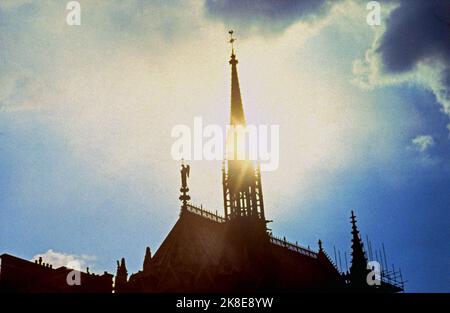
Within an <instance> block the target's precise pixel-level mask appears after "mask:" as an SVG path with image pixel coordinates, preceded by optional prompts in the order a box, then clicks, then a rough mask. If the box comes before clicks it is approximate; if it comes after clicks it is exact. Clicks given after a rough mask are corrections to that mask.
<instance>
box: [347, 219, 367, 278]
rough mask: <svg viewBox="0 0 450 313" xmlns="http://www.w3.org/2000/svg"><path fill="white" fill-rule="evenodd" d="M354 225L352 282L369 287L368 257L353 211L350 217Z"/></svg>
mask: <svg viewBox="0 0 450 313" xmlns="http://www.w3.org/2000/svg"><path fill="white" fill-rule="evenodd" d="M350 219H351V224H352V265H351V267H350V281H351V284H352V285H353V286H360V287H363V286H367V282H366V279H367V274H368V272H369V271H368V270H367V257H366V254H365V252H364V247H363V243H362V241H361V238H360V236H359V231H358V227H357V226H356V216H355V214H354V212H353V211H352V215H351V217H350Z"/></svg>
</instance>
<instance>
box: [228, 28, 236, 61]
mask: <svg viewBox="0 0 450 313" xmlns="http://www.w3.org/2000/svg"><path fill="white" fill-rule="evenodd" d="M228 34H230V40H229V41H228V42H229V43H230V44H231V58H233V56H235V53H234V42H235V41H236V38H234V37H233V34H234V30H232V29H230V30H229V31H228Z"/></svg>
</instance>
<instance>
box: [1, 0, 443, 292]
mask: <svg viewBox="0 0 450 313" xmlns="http://www.w3.org/2000/svg"><path fill="white" fill-rule="evenodd" d="M66 3H67V2H66V1H32V0H21V1H19V0H17V1H8V0H7V1H2V2H1V3H0V173H1V175H0V252H8V253H11V254H14V255H18V256H20V257H24V258H27V259H31V258H32V257H34V256H36V255H42V254H44V255H46V256H49V255H51V256H52V257H58V256H60V259H61V262H62V263H64V262H65V261H67V257H68V256H70V258H72V259H73V258H74V259H78V260H80V264H81V265H83V266H90V268H91V270H94V271H98V272H102V271H103V270H108V271H110V272H115V260H117V259H119V258H121V257H125V258H126V260H127V265H128V269H129V272H136V271H137V270H139V269H140V268H141V266H142V261H143V256H144V252H145V247H146V246H150V247H151V249H152V251H153V252H154V251H155V250H156V249H157V248H158V246H159V245H160V243H161V242H162V240H163V239H164V237H165V236H166V235H167V233H168V232H169V230H170V228H171V227H172V226H173V224H174V223H175V221H176V219H177V217H178V213H179V209H178V208H179V202H178V192H179V191H178V189H179V177H178V175H179V162H177V161H174V160H172V159H171V155H170V147H171V144H172V142H173V138H171V137H170V130H171V128H172V127H173V126H174V125H177V124H187V125H192V123H193V118H194V117H195V116H201V117H203V118H204V120H205V121H206V122H207V123H215V124H219V125H222V124H225V123H226V122H227V118H228V116H229V77H230V76H229V75H230V74H229V65H228V63H227V62H228V57H229V47H228V45H227V35H228V34H227V31H228V29H229V28H234V29H235V31H236V36H237V37H238V41H237V54H238V59H239V65H238V70H239V76H240V81H241V89H242V96H243V101H244V107H245V111H246V114H247V120H248V121H250V122H252V121H253V123H268V124H272V123H275V124H278V125H280V135H281V138H280V167H279V169H278V170H277V171H275V172H268V173H264V174H263V189H264V194H265V201H266V215H267V217H268V218H269V219H274V223H273V224H271V227H272V229H273V232H274V234H276V235H279V236H286V237H287V238H288V239H290V240H292V241H298V242H299V243H301V244H302V245H305V246H308V245H309V246H311V247H312V248H317V247H316V246H317V240H318V239H319V238H321V239H322V240H323V242H324V247H325V248H326V250H327V251H328V252H329V254H330V255H332V254H333V246H335V247H336V248H337V249H339V250H340V251H341V252H342V253H344V251H346V252H349V251H350V239H351V238H350V224H349V215H350V210H355V212H356V214H357V217H358V222H359V223H358V225H359V228H360V230H361V232H362V235H363V236H364V237H365V235H366V234H367V235H368V236H369V237H370V239H371V241H372V243H373V245H376V246H377V247H381V243H384V245H385V247H386V252H387V255H388V261H389V263H394V264H395V265H396V266H397V267H400V268H401V269H402V272H403V275H404V277H405V279H406V280H407V281H408V282H407V284H406V288H407V291H424V292H429V291H447V292H448V291H450V287H449V285H450V284H449V283H450V281H449V280H450V270H449V269H448V268H449V265H450V247H449V242H450V225H449V224H450V212H449V210H448V208H449V207H450V198H449V196H448V190H449V188H450V178H449V177H450V176H449V174H450V163H449V161H448V160H449V158H448V157H449V153H450V142H449V140H450V139H449V128H448V126H447V125H449V124H450V122H449V112H450V111H449V108H450V105H449V103H450V101H449V98H448V87H449V86H448V82H449V81H450V80H448V79H447V78H448V76H447V75H449V73H450V71H449V69H450V59H449V55H448V51H450V49H448V50H447V47H449V40H450V36H448V35H449V33H447V32H446V31H448V26H447V28H446V27H443V26H441V24H440V22H436V21H435V17H430V16H431V15H433V14H431V15H430V14H428V15H427V14H426V13H427V12H428V13H430V12H434V11H436V10H437V11H438V12H442V14H441V15H442V16H441V18H442V19H446V18H447V17H448V15H446V14H448V12H447V11H446V10H443V9H442V4H443V3H444V2H443V1H419V0H416V1H398V2H396V1H381V7H382V25H380V26H375V27H371V26H369V25H367V23H366V15H367V12H368V11H367V10H366V7H365V5H366V2H365V1H356V0H355V1H352V0H347V1H316V2H313V1H308V0H305V1H283V2H277V3H281V4H280V5H278V6H277V5H273V3H274V2H270V1H260V2H259V3H260V5H259V6H258V7H255V6H254V2H251V1H243V2H239V3H238V2H236V1H231V0H229V1H226V0H223V1H216V2H214V1H206V2H203V1H169V2H167V1H152V2H151V4H149V2H146V1H137V0H136V1H131V0H130V1H95V2H92V1H80V3H81V14H82V25H80V26H68V25H67V24H66V23H65V17H66V14H67V10H66V9H65V5H66ZM239 5H242V7H240V6H239ZM438 9H439V10H438ZM433 10H434V11H433ZM418 12H420V16H421V19H416V17H417V15H418V14H419V13H418ZM411 19H413V20H414V21H415V22H414V23H413V24H414V25H413V26H414V28H411V29H409V27H408V25H412V24H411ZM434 23H438V24H434ZM430 25H431V26H433V27H429V26H430ZM424 26H427V27H424ZM415 27H419V28H420V29H426V30H427V31H423V32H421V33H420V34H419V33H418V32H417V31H416V30H415ZM398 36H400V37H401V38H409V39H410V40H405V41H401V42H400V41H399V40H397V39H396V38H398ZM408 44H411V45H412V46H408ZM406 54H407V56H406ZM402 56H405V57H404V58H402ZM399 58H400V59H401V60H399ZM405 60H406V61H405ZM394 65H398V66H394ZM191 165H192V173H191V178H190V189H191V196H192V198H193V202H194V203H196V204H203V205H204V206H206V207H208V208H210V209H211V210H218V211H219V212H221V211H222V206H221V203H222V198H221V197H222V193H221V184H220V181H221V178H220V164H219V163H217V162H211V161H193V162H192V163H191ZM49 250H52V252H51V253H48V251H49ZM55 255H56V256H55ZM52 260H55V259H54V258H53V259H52ZM55 262H56V261H55Z"/></svg>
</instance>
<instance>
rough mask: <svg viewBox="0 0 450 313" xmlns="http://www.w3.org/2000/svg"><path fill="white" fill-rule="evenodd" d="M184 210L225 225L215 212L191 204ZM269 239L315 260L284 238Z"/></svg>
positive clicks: (271, 237) (305, 251)
mask: <svg viewBox="0 0 450 313" xmlns="http://www.w3.org/2000/svg"><path fill="white" fill-rule="evenodd" d="M186 208H187V210H188V211H189V212H192V213H195V214H197V215H200V216H203V217H205V218H207V219H210V220H212V221H215V222H218V223H225V221H226V219H225V218H224V217H223V216H220V215H219V214H218V213H217V211H216V212H215V213H213V212H211V211H208V210H205V209H203V207H197V206H195V205H192V204H187V206H186ZM269 239H270V242H271V243H273V244H275V245H277V246H280V247H284V248H286V249H289V250H291V251H295V252H298V253H301V254H303V255H305V256H308V257H311V258H315V259H316V258H317V253H316V252H314V251H312V250H310V249H308V248H305V247H302V246H300V245H298V244H297V243H292V242H289V241H287V240H286V238H283V239H282V238H278V237H275V236H273V235H269Z"/></svg>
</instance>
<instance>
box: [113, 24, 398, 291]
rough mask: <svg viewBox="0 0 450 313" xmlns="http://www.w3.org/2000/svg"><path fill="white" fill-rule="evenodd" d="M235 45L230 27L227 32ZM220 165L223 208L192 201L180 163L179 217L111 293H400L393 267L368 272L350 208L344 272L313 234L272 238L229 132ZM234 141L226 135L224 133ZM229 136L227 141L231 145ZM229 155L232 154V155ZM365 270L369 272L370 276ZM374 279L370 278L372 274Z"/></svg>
mask: <svg viewBox="0 0 450 313" xmlns="http://www.w3.org/2000/svg"><path fill="white" fill-rule="evenodd" d="M230 35H231V39H230V43H231V44H233V42H234V38H233V32H232V31H230ZM229 63H230V65H231V114H230V125H231V126H232V129H233V126H235V127H244V128H245V127H246V119H245V114H244V108H243V104H242V98H241V92H240V86H239V79H238V72H237V64H238V60H237V58H236V53H235V50H234V47H232V52H231V58H230V61H229ZM227 136H228V140H227V150H231V151H232V154H231V156H232V157H231V158H230V154H227V158H228V159H227V160H225V161H224V162H223V166H222V185H223V199H224V215H223V216H220V215H218V214H217V213H212V212H210V211H207V210H204V209H203V208H199V207H196V206H194V205H192V204H190V203H189V202H188V201H189V200H190V196H189V195H188V192H189V188H188V185H187V178H188V177H189V173H190V167H189V165H184V164H183V165H182V169H181V181H182V184H181V189H180V192H181V195H180V200H181V202H182V205H181V211H180V216H179V218H178V221H177V222H176V224H175V225H174V227H173V228H172V230H171V231H170V232H169V234H168V235H167V237H166V239H165V240H164V241H163V243H162V244H161V246H160V247H159V249H158V250H157V251H156V253H155V254H154V256H152V255H151V252H150V248H147V250H146V253H145V259H144V263H143V268H142V270H141V271H139V272H137V273H135V274H132V275H131V276H130V277H129V278H128V277H127V276H128V275H127V270H126V266H125V260H124V259H122V261H121V262H118V268H117V275H116V292H118V293H120V292H229V291H234V292H236V291H238V292H239V291H240V292H246V291H249V292H255V291H258V292H259V291H276V292H295V291H341V292H344V291H363V292H399V291H402V290H403V282H402V279H401V278H400V277H399V276H398V275H397V272H396V271H395V270H393V271H391V272H389V271H387V270H386V269H384V270H380V271H379V273H378V272H377V273H378V274H376V273H375V274H373V275H372V273H374V272H373V271H372V270H374V268H371V267H370V266H369V269H368V258H367V256H366V252H365V250H364V247H363V243H362V240H361V238H360V235H359V231H358V229H357V226H356V217H355V215H354V213H353V211H352V215H351V224H352V232H351V233H352V254H351V255H352V259H351V267H350V269H349V271H346V272H343V271H341V270H340V269H339V268H338V266H337V264H336V263H337V260H336V261H335V262H333V261H332V260H331V259H330V257H329V256H328V254H327V253H326V252H325V251H324V249H323V247H322V242H321V241H320V240H319V241H318V246H319V247H318V251H313V250H311V249H309V248H305V247H302V246H300V245H298V244H293V243H290V242H288V241H287V240H286V239H285V238H283V239H281V238H277V237H274V236H273V235H272V234H271V233H270V231H269V229H268V228H267V224H268V223H269V222H271V221H269V220H267V219H266V217H265V211H264V199H263V191H262V183H261V171H260V166H259V164H253V163H252V162H251V161H250V160H247V159H239V158H238V157H236V156H237V153H238V152H239V151H238V146H237V142H236V140H233V138H234V136H236V134H235V133H234V132H233V131H231V132H229V133H228V134H227ZM230 138H231V139H232V140H229V139H230ZM230 142H231V144H230ZM233 156H234V157H233ZM368 277H370V278H372V279H371V280H370V281H371V283H368ZM377 279H378V282H375V283H373V281H374V280H377Z"/></svg>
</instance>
